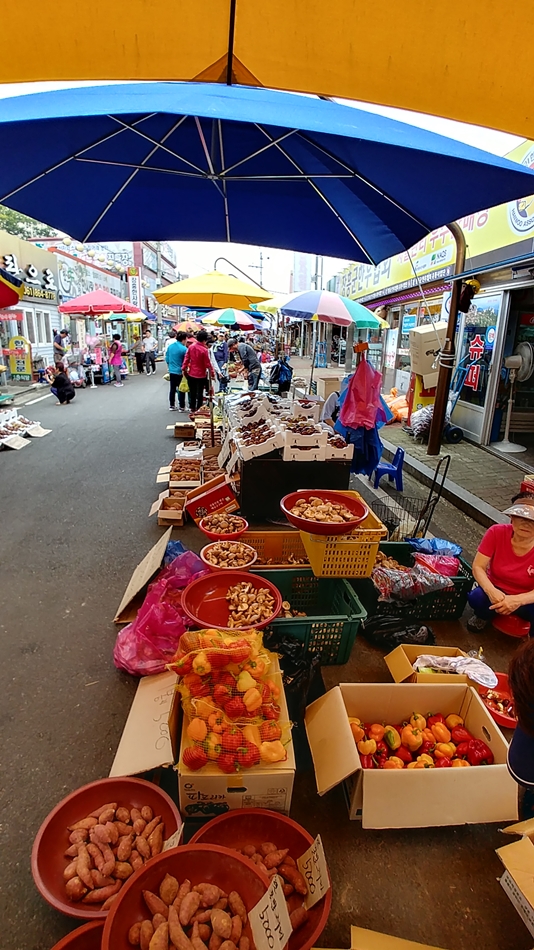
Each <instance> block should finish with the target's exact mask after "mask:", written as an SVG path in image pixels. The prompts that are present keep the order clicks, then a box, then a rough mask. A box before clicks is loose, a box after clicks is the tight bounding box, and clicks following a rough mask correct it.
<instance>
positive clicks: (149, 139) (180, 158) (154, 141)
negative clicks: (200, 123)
mask: <svg viewBox="0 0 534 950" xmlns="http://www.w3.org/2000/svg"><path fill="white" fill-rule="evenodd" d="M109 118H110V119H113V120H114V121H115V122H118V123H119V125H122V126H123V128H124V129H129V130H130V132H135V134H136V135H139V136H140V137H141V138H143V139H146V140H147V142H151V144H152V145H156V146H157V147H158V148H161V149H162V151H164V152H168V154H169V155H172V157H173V158H177V159H178V161H180V162H183V163H184V164H185V165H189V166H190V168H194V169H195V171H197V172H203V169H202V168H200V167H199V166H198V165H195V163H194V162H190V161H189V160H188V159H187V158H184V157H183V156H182V155H178V153H177V152H174V151H173V150H172V149H171V148H167V146H165V145H162V142H164V141H165V139H166V138H168V136H169V135H170V134H172V132H175V131H176V129H177V128H179V126H180V125H182V123H183V122H185V120H186V119H187V118H188V116H186V115H183V116H182V117H181V119H179V121H178V122H177V123H176V125H175V126H174V127H173V128H172V129H171V132H170V133H167V134H166V135H165V136H164V138H163V139H162V140H161V142H158V141H157V139H153V138H152V136H150V135H147V134H146V132H140V130H139V129H134V127H133V126H132V125H129V124H128V123H127V122H124V121H123V120H122V119H120V118H119V117H118V116H116V115H110V117H109Z"/></svg>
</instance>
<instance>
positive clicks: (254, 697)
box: [243, 687, 262, 712]
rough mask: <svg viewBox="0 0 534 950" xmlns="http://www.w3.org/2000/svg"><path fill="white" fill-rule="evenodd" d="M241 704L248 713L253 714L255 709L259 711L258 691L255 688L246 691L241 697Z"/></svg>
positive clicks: (260, 699)
mask: <svg viewBox="0 0 534 950" xmlns="http://www.w3.org/2000/svg"><path fill="white" fill-rule="evenodd" d="M243 702H244V704H245V706H246V707H247V710H248V712H254V710H255V709H259V708H260V706H261V704H262V698H261V693H260V691H259V689H256V687H253V688H252V689H247V691H246V693H245V695H244V696H243Z"/></svg>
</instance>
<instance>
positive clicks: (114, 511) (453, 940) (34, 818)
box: [0, 375, 532, 950]
mask: <svg viewBox="0 0 534 950" xmlns="http://www.w3.org/2000/svg"><path fill="white" fill-rule="evenodd" d="M23 411H24V412H25V413H26V414H27V415H29V416H31V417H33V418H34V419H39V420H40V421H41V422H42V424H43V425H44V426H45V427H47V428H51V429H52V430H53V431H52V433H51V434H50V435H49V436H47V437H46V438H44V439H41V440H35V441H34V442H32V443H31V444H30V446H29V447H28V448H25V449H23V450H22V451H20V452H2V453H1V454H0V470H1V478H0V519H1V520H0V524H1V530H0V550H1V554H2V557H1V562H0V563H1V564H2V571H1V573H0V595H1V596H0V605H1V606H0V644H1V650H2V653H1V656H2V660H3V662H2V663H1V665H0V704H1V705H0V726H1V730H2V744H1V748H2V759H1V762H2V768H1V778H0V782H1V792H2V795H1V800H0V815H1V818H0V850H1V854H2V862H1V863H0V921H1V927H0V934H1V936H0V950H50V948H51V947H53V945H54V944H55V943H56V941H58V940H59V939H60V938H61V937H62V936H63V935H64V934H65V933H67V932H68V931H69V930H72V929H73V928H74V927H75V926H76V924H75V922H74V921H71V920H70V919H68V918H66V917H63V916H61V915H60V914H58V913H56V912H55V911H54V910H52V909H51V908H50V907H48V905H47V904H45V902H44V901H43V900H42V899H41V897H40V896H39V894H38V893H37V891H36V889H35V886H34V884H33V880H32V877H31V872H30V852H31V846H32V842H33V839H34V836H35V834H36V832H37V830H38V828H39V825H40V823H41V821H42V820H43V818H44V817H45V816H46V815H47V813H48V812H49V811H50V809H52V808H53V807H54V806H55V805H56V803H57V802H58V801H59V800H60V799H61V798H63V797H64V796H65V795H66V794H68V793H69V792H70V791H72V790H73V789H75V788H77V787H79V786H80V785H83V784H84V783H86V782H90V781H93V780H95V779H98V778H100V777H103V776H106V775H107V774H108V772H109V769H110V766H111V763H112V761H113V757H114V754H115V750H116V747H117V744H118V741H119V738H120V735H121V731H122V728H123V725H124V722H125V720H126V716H127V713H128V710H129V707H130V703H131V701H132V698H133V695H134V692H135V688H136V683H137V681H136V680H134V679H133V678H131V677H129V676H127V675H126V674H122V673H120V672H118V671H117V670H115V668H114V667H113V663H112V656H111V654H112V648H113V644H114V641H115V636H116V628H115V626H114V624H113V622H112V618H113V616H114V613H115V610H116V607H117V605H118V603H119V601H120V599H121V596H122V593H123V591H124V589H125V586H126V584H127V582H128V580H129V578H130V575H131V573H132V571H133V569H134V567H135V565H136V564H137V563H138V562H139V561H140V560H141V559H142V557H144V555H145V554H146V552H147V551H148V549H149V548H150V547H151V546H152V544H154V543H155V541H156V540H158V538H159V537H160V536H161V529H160V528H158V527H157V525H156V524H155V523H154V519H152V521H149V520H148V517H147V515H148V510H149V507H150V505H151V503H152V502H153V501H154V499H155V497H156V494H157V490H158V489H157V486H156V484H155V473H156V471H157V469H158V468H159V466H160V465H162V464H165V463H167V462H169V460H170V458H171V457H172V454H173V452H174V447H175V441H174V439H173V438H172V435H171V433H169V432H166V431H165V426H166V425H168V424H169V423H170V422H171V421H174V419H175V418H176V416H177V414H176V413H175V414H171V413H169V412H168V410H167V401H166V384H165V383H164V382H163V380H162V379H161V375H158V376H156V377H151V378H149V379H146V378H133V379H131V380H129V381H128V382H127V384H126V385H125V387H124V388H123V389H121V391H120V393H119V392H117V390H116V389H115V388H113V387H109V386H108V387H103V388H102V387H101V388H98V389H95V390H89V389H88V390H83V391H79V392H78V393H77V396H76V399H75V400H74V403H73V404H72V405H71V406H69V407H68V408H55V407H54V405H53V399H46V400H44V401H42V402H39V403H36V404H35V405H34V406H27V407H26V409H24V410H23ZM407 485H408V488H409V491H410V494H416V493H417V490H418V489H417V486H416V485H415V484H413V485H412V484H411V483H407ZM407 490H408V489H407ZM445 504H446V503H445ZM449 507H451V508H452V506H449ZM458 517H459V518H460V519H461V520H456V519H458ZM438 528H439V531H438ZM432 530H433V532H434V533H435V534H438V533H442V534H444V535H446V534H447V533H448V535H449V536H451V535H452V536H453V537H455V536H456V537H458V536H461V538H462V540H463V542H464V545H465V547H466V550H467V552H468V553H469V554H472V553H473V551H474V550H475V548H476V544H477V530H479V529H478V526H475V527H474V528H473V526H472V524H471V523H469V524H467V523H466V520H464V516H463V515H462V516H459V515H458V512H456V511H455V509H452V510H451V511H449V510H448V508H447V507H443V508H441V509H440V514H439V518H437V520H436V522H435V523H434V525H433V527H432ZM180 537H181V538H182V539H183V540H184V541H185V543H186V544H189V546H191V547H192V548H194V549H196V550H198V548H199V546H200V544H201V536H200V534H199V532H198V531H196V529H194V528H186V529H185V530H184V531H183V532H181V534H180ZM435 629H436V633H437V637H438V642H440V643H455V644H457V645H459V646H462V647H464V648H465V649H471V648H473V647H478V645H479V642H480V640H481V638H480V637H479V638H478V639H476V638H473V637H469V635H468V634H466V632H465V629H464V628H463V627H462V626H461V625H460V624H459V623H453V624H445V623H441V624H437V625H435ZM484 644H485V647H486V649H487V656H488V659H489V661H490V662H491V663H492V664H494V665H495V667H496V668H497V669H499V668H500V669H505V668H506V664H507V660H508V657H509V655H510V654H511V652H512V650H513V649H514V647H515V643H514V642H512V641H509V639H508V638H503V637H499V636H498V635H496V634H495V633H493V634H491V633H490V634H487V635H485V637H484ZM324 674H325V681H326V684H327V686H328V687H330V686H332V685H335V683H336V682H339V681H345V682H346V681H363V682H373V681H383V682H387V681H388V680H389V675H388V673H387V669H386V667H385V664H384V662H383V654H382V652H381V651H379V650H376V649H374V648H372V647H370V646H369V645H368V644H366V642H365V641H364V640H363V639H362V638H358V640H357V642H356V646H355V649H354V650H353V654H352V657H351V660H350V662H349V663H348V664H347V665H346V666H344V667H326V668H325V670H324ZM421 807H422V808H424V802H421ZM292 816H293V817H294V818H295V819H296V820H297V821H301V822H302V823H303V824H304V825H306V826H307V827H308V828H309V829H310V830H312V831H313V832H314V833H316V832H318V831H320V832H321V834H322V836H323V841H324V843H325V848H326V851H327V855H328V859H329V863H330V868H331V873H332V877H333V882H334V903H333V908H332V914H331V917H330V921H329V924H328V927H327V929H326V930H325V932H324V933H323V936H322V938H321V940H320V942H319V943H320V945H322V946H326V947H348V946H349V945H350V943H349V941H350V924H351V923H357V924H359V925H360V926H365V927H370V928H372V929H376V930H383V931H384V932H387V933H391V934H394V935H396V936H403V937H405V938H407V939H411V940H418V941H420V942H424V943H430V944H432V945H436V946H443V947H447V948H448V950H465V948H466V947H468V946H471V945H474V943H475V941H477V940H478V943H479V944H480V940H481V937H480V935H481V933H483V934H484V937H483V940H482V942H483V945H484V947H485V950H502V948H503V947H505V946H510V947H513V948H514V950H528V948H530V947H531V946H532V938H531V937H530V936H529V935H528V933H527V931H526V929H525V928H524V926H523V924H522V923H521V922H520V920H519V917H518V916H517V914H516V913H515V911H514V910H513V908H512V907H511V905H510V903H509V902H508V899H507V898H506V897H505V895H504V893H503V892H502V890H501V888H500V887H499V885H498V883H497V881H496V877H497V875H498V874H499V870H500V863H499V861H498V859H497V858H496V856H495V853H494V849H495V848H496V847H499V846H500V845H501V844H503V843H504V842H503V837H502V836H501V835H499V834H498V831H497V829H496V828H495V827H494V826H484V825H480V826H467V827H465V828H454V829H451V828H436V829H419V830H415V831H407V830H400V831H394V830H392V831H383V832H379V831H376V832H373V831H363V830H362V828H361V826H360V825H359V823H358V822H351V823H349V822H348V819H347V814H346V808H345V803H344V801H343V796H342V792H341V789H340V788H337V789H334V790H333V791H332V792H330V793H328V795H326V796H325V797H324V798H318V796H317V794H316V789H315V782H314V777H313V772H311V771H307V772H306V771H302V772H299V774H297V777H296V783H295V792H294V797H293V806H292Z"/></svg>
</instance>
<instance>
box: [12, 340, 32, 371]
mask: <svg viewBox="0 0 534 950" xmlns="http://www.w3.org/2000/svg"><path fill="white" fill-rule="evenodd" d="M9 349H10V350H11V351H12V353H13V355H11V356H10V357H9V372H10V373H11V378H12V379H23V380H24V379H29V380H31V379H32V348H31V344H30V341H29V340H27V339H26V337H25V336H12V337H11V339H10V341H9ZM15 352H16V355H15Z"/></svg>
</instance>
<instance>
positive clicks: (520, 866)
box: [497, 838, 534, 907]
mask: <svg viewBox="0 0 534 950" xmlns="http://www.w3.org/2000/svg"><path fill="white" fill-rule="evenodd" d="M497 854H498V855H499V857H500V859H501V861H502V863H503V864H504V866H505V868H506V870H507V871H508V873H509V874H511V876H512V877H513V879H514V881H515V883H516V884H517V886H518V888H519V889H520V891H521V893H522V894H523V895H524V897H525V898H526V899H527V901H528V902H529V904H531V905H532V906H533V907H534V844H532V841H531V840H530V838H521V839H520V840H519V841H514V842H513V843H512V844H506V845H504V847H503V848H498V849H497Z"/></svg>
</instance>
